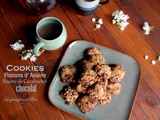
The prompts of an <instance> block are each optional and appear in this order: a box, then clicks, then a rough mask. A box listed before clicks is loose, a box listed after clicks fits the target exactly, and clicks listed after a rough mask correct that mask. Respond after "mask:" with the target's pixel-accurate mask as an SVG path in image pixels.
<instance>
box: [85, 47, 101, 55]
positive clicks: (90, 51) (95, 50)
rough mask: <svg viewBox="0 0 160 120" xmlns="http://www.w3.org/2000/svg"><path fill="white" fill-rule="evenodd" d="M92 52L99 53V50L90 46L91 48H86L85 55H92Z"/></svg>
mask: <svg viewBox="0 0 160 120" xmlns="http://www.w3.org/2000/svg"><path fill="white" fill-rule="evenodd" d="M93 54H101V52H100V50H99V49H98V48H96V47H91V48H88V49H87V50H86V51H85V56H86V55H93Z"/></svg>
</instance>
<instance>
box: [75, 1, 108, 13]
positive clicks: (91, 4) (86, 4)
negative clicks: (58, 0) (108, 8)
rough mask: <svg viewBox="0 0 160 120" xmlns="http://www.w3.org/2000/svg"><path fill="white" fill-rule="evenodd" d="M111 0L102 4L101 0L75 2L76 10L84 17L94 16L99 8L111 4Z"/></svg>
mask: <svg viewBox="0 0 160 120" xmlns="http://www.w3.org/2000/svg"><path fill="white" fill-rule="evenodd" d="M109 2H110V0H106V1H104V2H100V0H75V9H76V11H77V12H78V13H80V14H82V15H90V14H93V13H94V12H95V11H96V9H97V7H98V6H102V5H105V4H107V3H109Z"/></svg>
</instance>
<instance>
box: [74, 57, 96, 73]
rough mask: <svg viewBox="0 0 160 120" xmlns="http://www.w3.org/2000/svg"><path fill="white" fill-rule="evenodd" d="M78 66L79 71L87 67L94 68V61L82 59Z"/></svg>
mask: <svg viewBox="0 0 160 120" xmlns="http://www.w3.org/2000/svg"><path fill="white" fill-rule="evenodd" d="M76 66H77V68H78V70H79V71H84V70H87V69H93V67H94V62H90V61H87V60H85V59H82V60H81V61H79V62H78V63H76Z"/></svg>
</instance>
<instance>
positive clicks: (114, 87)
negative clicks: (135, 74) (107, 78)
mask: <svg viewBox="0 0 160 120" xmlns="http://www.w3.org/2000/svg"><path fill="white" fill-rule="evenodd" d="M107 91H108V92H110V93H111V94H114V95H118V94H119V93H120V91H121V84H120V83H119V82H114V83H112V82H109V84H108V85H107Z"/></svg>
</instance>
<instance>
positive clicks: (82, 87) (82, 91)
mask: <svg viewBox="0 0 160 120" xmlns="http://www.w3.org/2000/svg"><path fill="white" fill-rule="evenodd" d="M87 87H88V86H84V85H81V84H78V85H77V86H76V90H77V91H78V92H79V93H82V94H84V93H86V89H87Z"/></svg>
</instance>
